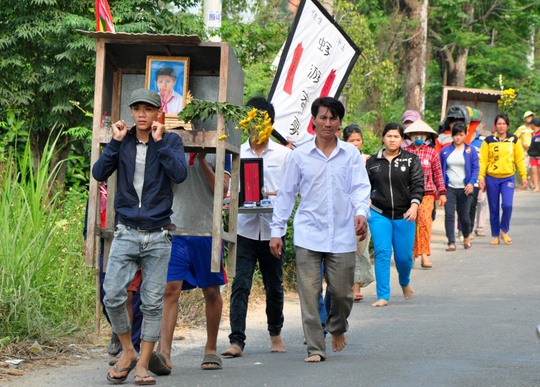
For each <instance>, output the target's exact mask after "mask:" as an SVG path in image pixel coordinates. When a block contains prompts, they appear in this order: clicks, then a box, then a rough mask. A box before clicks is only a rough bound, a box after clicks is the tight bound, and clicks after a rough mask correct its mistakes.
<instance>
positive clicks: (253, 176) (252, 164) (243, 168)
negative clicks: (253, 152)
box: [239, 158, 264, 206]
mask: <svg viewBox="0 0 540 387" xmlns="http://www.w3.org/2000/svg"><path fill="white" fill-rule="evenodd" d="M263 185H264V175H263V159H256V158H249V159H241V160H240V192H239V194H240V201H239V205H240V206H243V205H244V203H245V202H258V201H260V200H261V197H262V192H261V190H262V187H263Z"/></svg>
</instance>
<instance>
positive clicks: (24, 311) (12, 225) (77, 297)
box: [0, 141, 95, 343]
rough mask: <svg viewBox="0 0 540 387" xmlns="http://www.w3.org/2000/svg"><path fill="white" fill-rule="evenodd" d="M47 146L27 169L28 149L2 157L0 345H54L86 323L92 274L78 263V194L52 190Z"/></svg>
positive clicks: (51, 146)
mask: <svg viewBox="0 0 540 387" xmlns="http://www.w3.org/2000/svg"><path fill="white" fill-rule="evenodd" d="M54 145H55V143H54V141H53V142H51V143H48V144H47V145H46V147H45V150H44V152H43V156H42V158H41V160H40V161H39V162H38V163H37V164H36V165H35V166H34V161H33V159H32V153H31V150H30V144H29V142H27V143H26V146H25V147H24V151H23V152H21V153H18V154H16V153H15V152H10V153H8V154H7V155H4V158H3V162H2V166H1V167H2V170H3V172H4V173H3V175H4V178H3V179H2V180H1V181H0V228H1V229H2V233H0V341H1V342H3V343H7V342H16V341H19V340H23V339H26V338H37V339H39V338H41V337H47V338H54V337H60V336H65V335H68V334H71V333H73V332H74V331H76V330H78V329H84V328H85V327H88V326H89V324H91V323H93V313H94V310H95V309H94V302H93V301H94V298H95V292H94V287H93V275H92V274H93V273H92V271H91V270H88V269H87V268H85V267H84V260H83V257H82V253H81V252H82V248H81V245H82V237H81V230H82V221H83V220H84V203H85V202H86V199H85V198H84V195H83V194H79V193H73V192H71V193H70V192H68V194H67V195H66V197H65V198H62V197H61V196H60V193H54V191H53V187H54V182H55V178H56V175H57V171H58V168H59V166H60V164H58V165H57V166H56V167H54V168H52V169H50V168H51V161H52V159H53V156H54V151H53V149H54ZM51 171H52V172H51Z"/></svg>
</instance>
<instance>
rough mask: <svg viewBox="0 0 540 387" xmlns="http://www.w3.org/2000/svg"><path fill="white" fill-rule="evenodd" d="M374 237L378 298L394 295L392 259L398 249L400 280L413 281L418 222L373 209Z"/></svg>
mask: <svg viewBox="0 0 540 387" xmlns="http://www.w3.org/2000/svg"><path fill="white" fill-rule="evenodd" d="M368 223H369V230H370V231H371V240H372V241H373V249H374V250H375V280H376V281H377V298H378V299H380V300H381V299H382V300H387V301H388V300H389V299H390V259H391V258H392V250H394V261H395V262H396V269H397V271H398V274H399V284H400V285H401V286H407V285H409V282H410V281H411V270H412V267H413V263H414V262H413V257H412V253H413V246H414V234H415V232H416V223H415V222H407V220H405V219H390V218H387V217H386V216H383V215H381V214H379V213H378V212H375V211H373V210H371V217H370V218H369V219H368Z"/></svg>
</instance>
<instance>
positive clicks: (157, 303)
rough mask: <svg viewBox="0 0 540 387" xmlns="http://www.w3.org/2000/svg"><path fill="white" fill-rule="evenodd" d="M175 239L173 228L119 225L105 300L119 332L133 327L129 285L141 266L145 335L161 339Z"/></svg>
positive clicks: (156, 339)
mask: <svg viewBox="0 0 540 387" xmlns="http://www.w3.org/2000/svg"><path fill="white" fill-rule="evenodd" d="M171 240H172V237H171V235H170V232H169V231H157V232H144V231H138V230H137V229H134V228H131V227H127V226H124V225H122V224H119V225H117V226H116V231H115V232H114V239H113V241H112V244H111V251H110V254H109V261H108V262H107V275H106V276H105V281H104V283H103V289H104V290H105V298H104V299H103V302H104V304H105V307H106V308H107V313H108V314H109V318H110V320H111V325H112V328H113V331H114V332H115V333H116V334H117V335H121V334H124V333H127V332H129V331H130V329H131V324H130V322H129V315H128V313H127V310H126V299H127V288H128V286H129V284H130V282H131V280H132V279H133V276H134V275H135V272H136V271H137V268H138V267H139V266H140V267H141V272H142V278H143V281H142V284H141V289H140V292H141V302H142V305H141V311H142V313H143V323H142V328H141V339H142V340H144V341H148V342H154V343H155V342H156V341H158V340H159V330H160V326H161V316H162V312H163V295H164V294H165V286H166V284H167V266H168V264H169V259H170V256H171Z"/></svg>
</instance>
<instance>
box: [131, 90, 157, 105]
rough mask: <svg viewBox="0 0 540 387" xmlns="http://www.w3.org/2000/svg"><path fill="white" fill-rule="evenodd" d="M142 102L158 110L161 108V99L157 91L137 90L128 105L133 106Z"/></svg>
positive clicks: (132, 94)
mask: <svg viewBox="0 0 540 387" xmlns="http://www.w3.org/2000/svg"><path fill="white" fill-rule="evenodd" d="M140 102H144V103H147V104H149V105H152V106H155V107H157V108H160V107H161V97H160V96H159V94H158V93H157V92H156V91H154V90H150V89H137V90H134V91H133V92H132V93H131V97H129V103H128V105H129V106H131V105H134V104H136V103H140Z"/></svg>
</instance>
